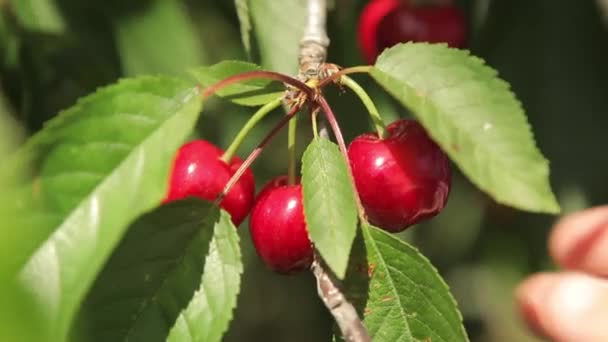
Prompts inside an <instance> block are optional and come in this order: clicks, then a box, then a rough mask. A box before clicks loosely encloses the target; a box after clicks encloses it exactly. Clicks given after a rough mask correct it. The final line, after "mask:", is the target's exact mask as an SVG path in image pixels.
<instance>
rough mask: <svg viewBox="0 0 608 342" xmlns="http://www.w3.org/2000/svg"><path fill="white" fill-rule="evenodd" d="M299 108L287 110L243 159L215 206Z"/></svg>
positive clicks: (216, 200) (299, 106)
mask: <svg viewBox="0 0 608 342" xmlns="http://www.w3.org/2000/svg"><path fill="white" fill-rule="evenodd" d="M301 108H302V105H295V106H293V107H292V108H291V109H290V110H289V113H287V114H286V115H285V116H283V117H282V118H281V120H279V122H278V123H277V124H276V125H275V126H274V127H273V128H272V130H271V131H270V133H268V134H267V135H266V136H265V137H264V139H262V141H261V142H260V143H259V144H258V146H257V147H256V148H255V149H254V150H253V151H251V153H250V154H249V156H247V159H245V160H244V161H243V164H241V166H239V168H238V169H237V170H236V171H235V172H234V174H233V175H232V177H230V179H229V180H228V183H226V186H224V190H222V192H221V193H220V194H219V195H218V196H217V198H216V199H215V201H214V203H215V204H219V203H220V202H221V201H222V200H223V199H224V197H225V196H226V194H228V192H230V189H232V187H233V186H234V185H235V184H236V182H238V181H239V179H240V178H241V176H242V175H243V173H245V170H247V168H248V167H249V166H251V164H253V162H254V161H255V160H256V159H257V158H258V157H259V156H260V153H262V150H264V147H266V145H267V144H268V143H269V142H270V141H272V139H273V138H274V137H275V136H276V135H277V133H279V131H280V130H281V128H283V127H284V126H285V124H287V122H288V121H289V120H291V119H293V117H294V116H295V115H296V114H297V113H298V111H299V110H300V109H301Z"/></svg>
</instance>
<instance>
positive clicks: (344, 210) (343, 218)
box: [302, 139, 357, 278]
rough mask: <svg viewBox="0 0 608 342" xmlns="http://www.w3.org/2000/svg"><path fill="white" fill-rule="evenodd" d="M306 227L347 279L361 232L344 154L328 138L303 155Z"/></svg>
mask: <svg viewBox="0 0 608 342" xmlns="http://www.w3.org/2000/svg"><path fill="white" fill-rule="evenodd" d="M302 188H303V189H302V191H303V197H304V215H305V217H306V227H307V229H308V233H309V234H310V238H311V240H312V242H313V243H314V245H315V247H316V248H317V250H318V251H319V253H321V256H322V257H323V259H325V261H326V263H327V265H329V267H330V268H331V269H332V270H333V272H334V273H335V274H336V276H338V277H339V278H344V274H345V273H346V267H347V266H348V258H349V255H350V250H351V245H352V243H353V240H354V238H355V235H356V233H357V205H356V202H355V192H354V190H353V186H352V183H351V181H350V177H349V174H348V169H347V165H346V161H345V159H344V156H342V154H341V153H340V150H339V149H338V146H336V144H334V143H332V142H331V141H329V140H327V139H314V140H313V141H312V142H311V143H310V145H308V147H307V148H306V151H305V152H304V155H303V156H302Z"/></svg>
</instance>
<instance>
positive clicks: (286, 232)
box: [249, 176, 313, 274]
mask: <svg viewBox="0 0 608 342" xmlns="http://www.w3.org/2000/svg"><path fill="white" fill-rule="evenodd" d="M249 229H250V232H251V238H252V240H253V245H254V246H255V249H256V251H257V253H258V255H259V256H260V258H262V260H263V261H264V263H265V264H266V265H267V266H268V267H270V268H271V269H272V270H274V271H276V272H278V273H281V274H290V273H294V272H297V271H301V270H304V269H306V268H308V267H309V266H310V263H311V262H312V256H313V251H312V246H311V244H310V240H309V238H308V232H307V230H306V222H305V220H304V208H303V206H302V185H300V184H295V185H288V184H287V177H286V176H282V177H278V178H275V179H273V180H272V181H271V182H270V183H269V184H268V185H266V186H265V187H264V189H262V191H261V192H260V194H259V195H258V198H257V199H256V202H255V205H254V206H253V210H252V212H251V219H250V220H249Z"/></svg>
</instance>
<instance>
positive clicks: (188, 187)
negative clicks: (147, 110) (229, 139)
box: [164, 140, 255, 226]
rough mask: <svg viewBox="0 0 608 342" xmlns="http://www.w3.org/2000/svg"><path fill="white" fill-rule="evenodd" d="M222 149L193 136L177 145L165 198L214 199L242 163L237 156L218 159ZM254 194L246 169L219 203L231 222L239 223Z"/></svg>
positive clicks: (252, 182)
mask: <svg viewBox="0 0 608 342" xmlns="http://www.w3.org/2000/svg"><path fill="white" fill-rule="evenodd" d="M223 153H224V152H223V151H222V150H221V149H220V148H218V147H217V146H215V145H213V144H211V143H210V142H208V141H205V140H194V141H191V142H189V143H186V144H184V145H183V146H182V147H180V149H179V150H178V152H177V154H176V156H175V159H174V161H173V168H172V170H171V176H170V178H169V190H168V192H167V196H166V198H165V200H164V202H165V203H166V202H171V201H175V200H178V199H182V198H186V197H189V196H194V197H199V198H202V199H205V200H209V201H213V200H214V199H215V198H216V197H217V195H218V194H219V193H220V192H221V191H222V190H223V189H224V186H225V185H226V184H227V183H228V180H229V179H230V177H232V175H233V174H234V173H235V172H236V170H237V169H238V168H239V166H241V164H242V163H243V162H242V160H241V159H240V158H238V157H233V158H232V160H230V163H226V162H224V161H223V160H222V159H221V157H222V154H223ZM254 196H255V181H254V178H253V173H252V172H251V170H250V169H247V170H246V171H245V173H244V174H243V176H242V177H241V178H240V179H239V181H238V182H237V183H236V184H235V185H234V186H233V187H232V189H231V190H230V192H228V194H227V195H226V197H224V199H223V200H222V202H221V203H220V206H221V207H222V208H223V209H224V210H226V211H227V212H228V213H229V214H230V215H231V216H232V222H233V223H234V224H235V225H236V226H238V225H239V224H241V222H243V220H244V219H245V217H247V214H248V213H249V210H250V209H251V206H252V205H253V199H254Z"/></svg>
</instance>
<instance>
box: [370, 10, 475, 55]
mask: <svg viewBox="0 0 608 342" xmlns="http://www.w3.org/2000/svg"><path fill="white" fill-rule="evenodd" d="M358 36H359V37H358V39H359V45H360V47H361V49H362V52H363V55H364V56H365V59H366V60H367V62H368V63H370V64H372V63H374V61H375V60H376V58H377V57H378V55H379V54H380V53H381V52H382V50H384V49H386V48H389V47H391V46H393V45H396V44H398V43H405V42H410V41H411V42H429V43H447V44H448V45H449V46H450V47H455V48H462V47H464V46H465V43H466V36H467V28H466V20H465V17H464V13H463V12H462V10H460V9H459V8H458V7H456V6H455V5H453V4H452V3H444V2H441V3H433V2H432V1H430V2H429V3H423V4H413V3H412V2H411V1H407V0H373V1H370V2H369V3H368V4H367V5H366V6H365V8H364V9H363V11H362V12H361V16H360V18H359V28H358Z"/></svg>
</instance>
